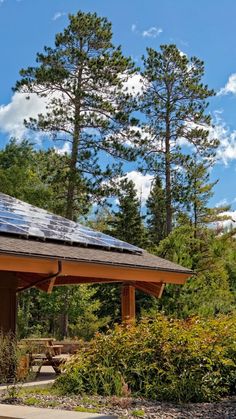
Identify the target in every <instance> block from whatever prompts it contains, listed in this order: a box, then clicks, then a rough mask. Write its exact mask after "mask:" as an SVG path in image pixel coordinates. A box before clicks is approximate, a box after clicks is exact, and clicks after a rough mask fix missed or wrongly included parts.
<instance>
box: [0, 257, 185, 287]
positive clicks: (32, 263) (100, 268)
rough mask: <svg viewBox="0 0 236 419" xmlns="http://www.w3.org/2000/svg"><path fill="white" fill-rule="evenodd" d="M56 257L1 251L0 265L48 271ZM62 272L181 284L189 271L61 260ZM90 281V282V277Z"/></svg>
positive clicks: (13, 268)
mask: <svg viewBox="0 0 236 419" xmlns="http://www.w3.org/2000/svg"><path fill="white" fill-rule="evenodd" d="M57 267H58V261H57V260H50V259H44V258H31V257H19V256H14V255H0V269H1V270H6V271H14V272H31V273H38V274H46V275H50V274H53V272H56V271H57ZM61 275H62V276H63V275H65V276H71V277H83V278H85V277H86V278H91V279H92V278H98V279H110V280H115V281H122V282H123V281H141V282H157V283H159V282H163V283H173V284H184V283H185V281H186V279H187V278H189V276H190V274H188V273H181V272H168V271H160V270H156V269H150V268H147V269H146V268H138V267H129V266H127V267H124V266H114V265H109V264H107V265H106V264H102V263H101V264H99V263H93V262H91V263H85V262H79V261H78V262H74V261H73V262H72V261H64V260H62V269H61ZM91 282H93V281H92V280H91Z"/></svg>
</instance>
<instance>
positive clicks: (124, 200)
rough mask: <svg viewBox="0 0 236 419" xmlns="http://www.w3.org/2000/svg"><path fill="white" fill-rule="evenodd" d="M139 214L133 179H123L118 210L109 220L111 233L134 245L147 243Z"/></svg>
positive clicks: (139, 209) (138, 203)
mask: <svg viewBox="0 0 236 419" xmlns="http://www.w3.org/2000/svg"><path fill="white" fill-rule="evenodd" d="M143 218H144V217H143V216H142V215H141V208H140V201H139V199H138V197H137V192H136V189H135V185H134V182H133V181H131V180H130V181H129V180H127V179H124V180H122V181H121V183H120V192H119V210H118V212H115V213H114V219H113V220H112V221H111V223H110V226H111V234H112V235H114V236H115V237H117V238H118V239H120V240H123V241H126V242H128V243H130V244H133V245H135V246H139V247H143V246H145V244H147V236H146V231H145V228H144V224H143Z"/></svg>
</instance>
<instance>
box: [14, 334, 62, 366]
mask: <svg viewBox="0 0 236 419" xmlns="http://www.w3.org/2000/svg"><path fill="white" fill-rule="evenodd" d="M21 342H22V343H25V344H26V345H27V346H28V349H29V355H30V366H34V365H37V366H38V370H37V374H39V373H40V370H41V368H42V366H44V365H50V366H52V368H53V369H54V371H55V372H56V374H59V373H60V365H61V364H62V363H63V362H65V361H66V359H67V358H68V356H69V355H67V354H62V353H61V350H62V348H63V345H56V344H55V339H54V338H26V339H22V341H21Z"/></svg>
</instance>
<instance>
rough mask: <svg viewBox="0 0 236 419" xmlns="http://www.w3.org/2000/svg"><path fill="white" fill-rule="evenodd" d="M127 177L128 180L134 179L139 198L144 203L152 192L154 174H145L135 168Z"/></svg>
mask: <svg viewBox="0 0 236 419" xmlns="http://www.w3.org/2000/svg"><path fill="white" fill-rule="evenodd" d="M126 177H127V179H128V180H132V181H133V182H134V184H135V188H136V190H137V193H138V196H139V198H140V199H141V201H142V202H143V203H145V201H146V200H147V198H148V196H149V194H150V189H151V184H152V181H153V176H152V175H148V174H147V175H143V174H142V173H139V172H137V171H136V170H133V171H132V172H128V173H127V174H126Z"/></svg>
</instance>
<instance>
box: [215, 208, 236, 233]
mask: <svg viewBox="0 0 236 419" xmlns="http://www.w3.org/2000/svg"><path fill="white" fill-rule="evenodd" d="M221 215H222V216H225V217H228V219H227V220H222V221H218V222H217V223H215V225H216V228H217V229H219V230H220V231H221V230H222V229H223V230H225V229H226V230H230V229H232V228H235V227H236V211H225V212H222V214H221Z"/></svg>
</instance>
